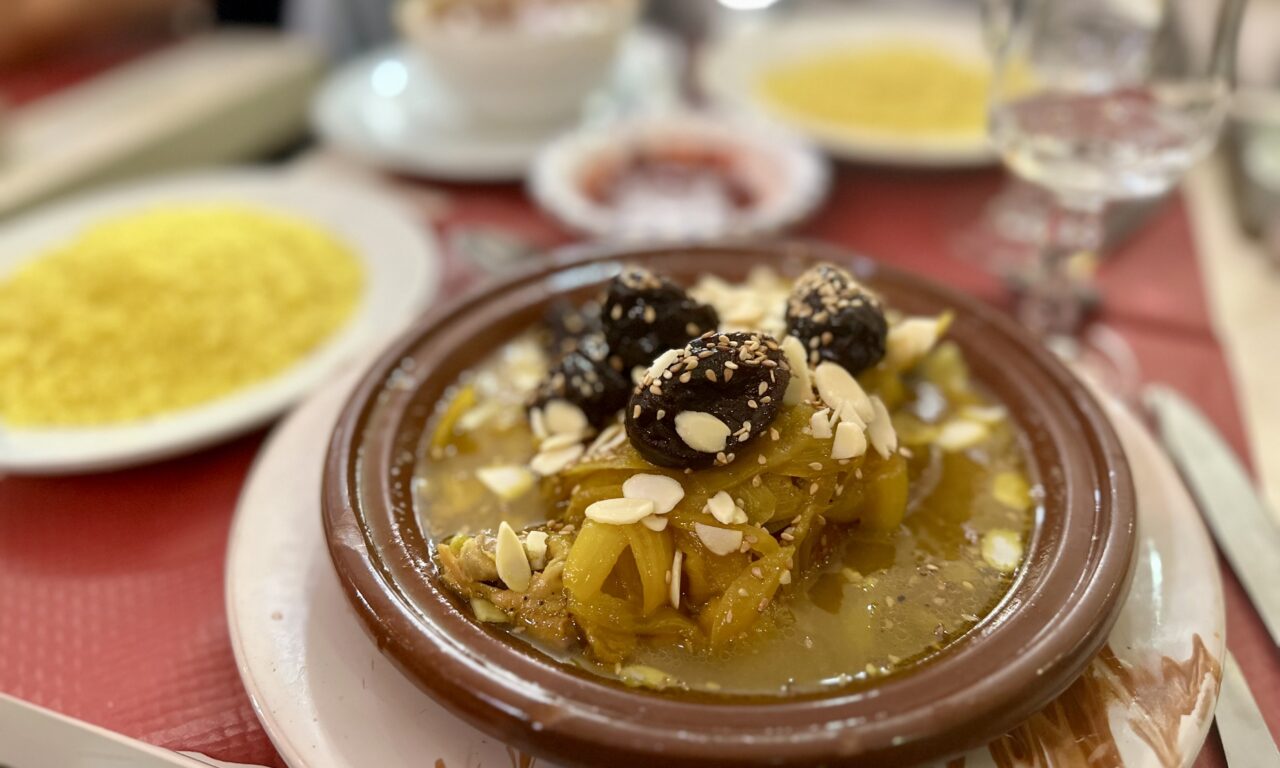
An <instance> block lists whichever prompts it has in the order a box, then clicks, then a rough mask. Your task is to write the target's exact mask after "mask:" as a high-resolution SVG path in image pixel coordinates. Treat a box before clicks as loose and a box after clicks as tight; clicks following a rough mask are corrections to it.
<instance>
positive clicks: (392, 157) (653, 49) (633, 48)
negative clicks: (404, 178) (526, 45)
mask: <svg viewBox="0 0 1280 768" xmlns="http://www.w3.org/2000/svg"><path fill="white" fill-rule="evenodd" d="M680 61H681V55H680V52H679V49H678V48H677V47H676V46H675V44H674V43H673V42H672V41H671V40H670V39H669V38H667V37H666V36H665V35H663V34H662V33H660V32H657V31H654V30H651V29H648V28H645V27H640V28H637V29H636V30H634V31H632V32H631V33H630V34H629V35H628V36H627V38H626V39H625V40H624V41H623V43H622V47H621V51H620V52H619V55H618V61H617V64H616V70H615V72H614V75H613V77H612V78H611V79H610V81H609V84H608V85H607V86H606V88H605V89H604V91H602V92H601V93H597V94H595V95H594V96H592V97H591V98H590V99H588V102H587V104H586V105H585V106H584V110H583V119H584V120H587V121H592V122H594V121H606V120H610V119H613V118H616V117H619V116H622V115H629V114H634V113H636V112H640V111H644V110H647V109H650V108H652V107H655V106H661V105H665V104H670V103H673V102H674V101H676V99H677V98H678V96H677V94H678V76H679V71H680ZM434 77H435V76H434V74H433V73H432V72H431V70H430V68H429V67H428V66H427V65H426V63H425V62H423V61H422V60H421V58H420V57H419V56H417V55H416V54H415V53H414V51H413V48H412V47H411V46H410V45H409V44H408V43H396V44H393V45H389V46H386V47H384V48H380V49H378V50H376V51H374V52H372V53H369V54H366V55H364V56H362V57H360V58H358V59H355V60H354V61H352V62H350V63H349V64H346V65H344V66H343V67H342V68H341V69H339V70H338V71H337V72H335V73H334V74H333V75H332V76H330V77H329V79H328V80H327V81H326V82H325V83H324V84H323V85H322V86H321V88H320V91H319V93H318V95H317V96H316V99H315V102H314V103H313V105H312V124H313V127H314V128H315V130H316V132H317V133H318V134H319V135H320V137H321V138H323V139H324V140H325V141H327V142H329V143H330V144H332V145H334V146H336V147H338V148H340V149H342V150H344V151H346V152H349V153H350V154H352V155H354V156H356V157H359V158H361V159H363V160H365V161H366V162H369V163H372V164H374V165H376V166H378V167H380V168H384V169H386V170H390V171H396V172H400V173H408V174H417V175H423V176H430V177H433V178H438V179H444V180H451V181H513V180H518V179H521V178H523V177H524V175H525V172H526V171H527V170H528V168H529V165H530V164H531V163H532V162H533V158H534V156H535V155H537V153H538V151H539V150H540V149H542V147H543V146H544V145H546V144H547V142H549V141H551V139H553V138H554V137H555V136H556V135H558V134H560V133H563V132H564V131H566V130H572V129H573V128H574V127H575V125H573V124H568V125H551V126H547V125H536V126H531V127H528V128H520V127H516V126H510V125H504V126H502V127H489V126H484V125H472V124H470V123H468V121H467V120H466V118H465V115H464V114H463V112H462V109H461V108H460V106H459V105H457V104H455V103H453V102H452V100H451V99H450V97H449V95H448V93H447V91H446V90H445V89H444V88H442V87H441V86H440V85H438V84H437V83H436V82H435V80H434Z"/></svg>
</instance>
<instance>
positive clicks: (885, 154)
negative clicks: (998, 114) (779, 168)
mask: <svg viewBox="0 0 1280 768" xmlns="http://www.w3.org/2000/svg"><path fill="white" fill-rule="evenodd" d="M698 78H699V82H700V85H701V87H702V89H703V91H704V92H705V93H706V95H707V96H708V98H710V99H711V101H712V102H713V103H714V104H716V105H717V106H719V107H722V108H726V109H730V110H734V111H743V112H748V113H751V114H754V115H758V116H764V117H767V118H769V119H772V120H775V121H777V122H781V123H783V124H785V125H786V126H788V127H790V128H792V129H793V130H796V131H798V132H800V133H802V134H804V135H806V136H808V137H809V138H810V139H811V140H813V141H814V142H815V143H817V144H819V145H820V146H821V147H823V148H824V149H825V150H826V151H827V152H829V153H830V154H831V155H833V156H835V157H838V158H841V159H846V160H854V161H861V162H872V163H880V164H891V165H904V166H918V167H967V166H979V165H986V164H989V163H992V162H994V161H995V159H996V156H995V154H994V152H993V151H992V149H991V147H990V145H989V143H988V141H987V132H986V109H987V88H988V85H989V81H990V63H989V60H988V55H987V52H986V49H985V46H984V40H983V27H982V23H981V18H980V14H979V13H978V9H977V4H973V5H972V6H971V7H970V6H965V7H956V6H955V5H954V4H952V5H933V4H925V5H920V4H906V5H888V4H874V3H872V4H857V5H855V6H853V7H849V8H846V9H842V10H823V11H810V12H797V13H795V14H793V15H791V16H787V17H784V18H783V19H782V20H781V21H778V22H774V23H769V24H767V25H763V26H757V25H754V24H753V25H744V26H741V27H737V28H730V29H729V30H728V31H727V32H726V33H725V34H723V35H722V36H720V37H719V38H718V39H717V40H716V41H714V42H713V43H712V44H711V45H709V46H708V47H707V49H706V50H705V51H704V53H703V55H702V57H701V59H700V61H699V68H698Z"/></svg>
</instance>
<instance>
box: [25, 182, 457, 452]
mask: <svg viewBox="0 0 1280 768" xmlns="http://www.w3.org/2000/svg"><path fill="white" fill-rule="evenodd" d="M195 201H212V202H225V201H236V202H242V203H246V204H249V205H253V206H259V207H262V208H265V209H274V210H279V211H282V212H286V213H289V214H292V215H294V216H300V217H303V218H306V219H310V220H312V221H314V222H315V223H316V225H317V226H320V227H323V228H325V229H327V230H330V231H332V232H334V233H335V234H337V235H338V236H340V237H341V238H342V239H343V240H345V241H346V242H347V243H349V244H350V245H351V246H352V248H353V250H354V251H355V252H356V254H357V256H359V258H360V260H361V262H362V264H363V267H364V272H365V282H366V284H365V289H364V295H363V297H362V298H361V300H360V304H359V306H358V307H357V309H356V311H355V312H354V313H353V315H352V317H351V318H350V319H349V320H348V321H347V324H346V325H345V326H344V327H343V328H341V329H340V330H338V331H337V332H336V333H335V334H334V335H333V336H332V337H331V338H330V339H329V340H328V341H326V342H325V343H324V344H322V345H321V346H320V347H319V348H317V349H316V350H315V351H313V352H312V353H310V354H309V355H307V356H306V357H304V358H303V359H302V360H300V361H298V362H297V363H296V364H294V365H293V366H292V367H291V368H289V369H288V370H286V371H284V372H283V373H281V374H280V375H278V376H275V377H274V378H272V379H269V380H267V381H265V382H263V383H261V384H257V385H254V386H252V387H248V388H245V389H242V390H239V391H237V392H234V393H232V394H230V395H228V396H226V397H223V398H221V399H218V400H215V401H213V402H210V403H208V404H206V405H201V406H197V407H194V408H190V409H187V410H184V411H181V412H178V413H174V414H169V415H165V416H161V417H157V418H155V419H151V420H148V421H144V422H138V423H135V424H126V425H121V426H107V427H95V428H92V429H78V428H77V429H70V428H56V429H52V428H51V429H21V430H18V429H7V428H5V427H4V425H3V424H0V471H8V472H15V473H31V474H67V473H72V472H90V471H99V470H106V469H115V468H119V467H125V466H130V465H136V464H142V463H146V462H149V461H154V460H158V459H161V458H167V457H170V456H175V455H178V454H181V453H185V452H189V451H192V450H195V449H197V448H202V447H204V446H208V445H212V444H214V443H216V442H219V441H221V440H225V439H227V438H230V437H233V436H235V435H238V434H241V433H244V432H247V431H248V430H250V429H253V428H255V427H258V426H260V425H262V424H264V423H266V422H267V421H269V420H270V419H272V418H274V417H276V416H278V415H279V414H280V413H282V412H283V411H285V410H286V409H287V408H289V407H290V406H291V405H293V404H294V403H295V402H297V401H298V400H299V399H301V398H302V397H303V396H305V395H306V394H308V393H309V392H310V391H312V390H313V389H315V388H316V387H317V386H319V385H320V384H323V383H324V382H326V381H327V380H329V379H330V378H331V377H332V375H333V372H334V371H335V370H336V369H337V368H338V367H339V366H340V365H343V364H349V363H351V362H352V361H353V360H356V359H361V358H363V357H365V356H366V355H367V354H368V350H369V349H372V348H377V347H380V346H381V345H382V343H383V342H384V341H385V340H387V339H388V338H389V337H391V336H394V335H396V334H398V333H399V332H400V331H401V330H403V329H404V328H405V327H406V326H407V325H408V323H409V322H410V321H411V320H412V319H413V318H414V317H416V316H417V315H418V314H419V313H420V312H421V311H422V310H423V309H424V308H425V306H426V304H427V302H428V301H429V300H430V299H431V298H432V297H433V296H434V295H435V293H436V286H437V283H438V281H439V273H440V262H439V256H438V252H437V249H436V246H435V243H434V240H433V239H432V237H431V235H430V234H429V233H428V232H427V230H426V229H425V228H424V227H422V226H421V225H419V224H418V223H417V221H416V220H415V217H414V215H413V214H412V212H410V211H408V210H407V209H406V208H405V207H404V206H403V205H402V204H401V203H400V202H399V201H397V200H395V199H394V198H391V197H389V196H387V195H385V194H384V193H380V192H377V191H375V190H371V189H369V188H367V187H361V186H358V185H347V186H343V187H342V188H341V189H334V188H331V187H325V186H322V185H317V184H314V183H309V182H308V181H306V180H303V179H293V178H291V177H288V176H286V175H283V174H282V173H277V172H266V171H248V170H245V171H224V172H216V173H208V174H200V175H194V176H177V177H172V178H166V179H161V180H159V181H149V182H143V183H139V184H134V185H129V186H124V187H115V188H111V189H107V190H103V191H97V192H91V193H89V194H86V195H83V196H81V197H77V198H74V199H71V200H68V201H66V202H60V203H57V204H54V205H52V206H48V207H45V208H42V209H39V210H37V211H36V212H34V213H31V214H29V215H27V216H25V217H23V218H20V219H18V220H16V221H14V222H12V223H9V224H6V225H5V227H4V228H3V230H2V231H0V275H3V274H4V273H6V272H8V271H10V270H12V269H13V268H14V267H16V266H17V265H18V264H19V263H21V262H23V261H26V260H28V259H30V258H32V257H34V256H38V255H39V254H40V253H41V252H42V251H43V250H45V249H46V248H47V247H49V246H51V245H53V244H56V243H57V242H59V241H62V240H65V239H66V238H68V237H70V236H72V235H74V234H75V233H76V232H78V231H80V230H81V229H83V228H84V227H85V226H87V225H89V224H91V223H93V222H94V221H97V220H99V219H101V218H103V217H107V216H111V215H116V214H121V213H125V212H129V211H135V210H138V209H142V208H146V207H148V206H155V205H162V204H168V203H174V202H195Z"/></svg>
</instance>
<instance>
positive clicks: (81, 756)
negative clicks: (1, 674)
mask: <svg viewBox="0 0 1280 768" xmlns="http://www.w3.org/2000/svg"><path fill="white" fill-rule="evenodd" d="M213 765H217V766H227V768H231V766H233V765H234V764H233V763H220V762H218V761H216V760H212V759H211V758H205V757H204V756H203V755H186V754H179V753H177V752H170V751H169V750H167V749H161V748H160V747H156V746H152V745H150V744H144V743H142V742H140V741H135V740H134V739H130V738H128V737H127V736H122V735H120V734H118V733H112V732H111V731H108V730H107V729H105V728H99V727H98V726H96V725H90V724H88V723H85V722H81V721H79V720H75V719H73V718H70V717H67V716H66V715H60V714H58V713H57V712H51V711H49V710H47V709H44V708H43V707H37V706H36V705H34V704H30V703H28V702H25V701H20V700H18V699H16V698H14V697H12V696H8V695H5V694H3V693H0V768H122V767H123V766H128V768H209V766H213ZM239 768H261V766H239Z"/></svg>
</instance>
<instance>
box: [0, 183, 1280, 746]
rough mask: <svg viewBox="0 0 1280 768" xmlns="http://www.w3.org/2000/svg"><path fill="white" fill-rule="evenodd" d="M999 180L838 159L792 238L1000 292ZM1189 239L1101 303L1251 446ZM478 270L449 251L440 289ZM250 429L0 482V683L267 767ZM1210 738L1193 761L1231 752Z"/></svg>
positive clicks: (1274, 682)
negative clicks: (76, 474) (243, 597)
mask: <svg viewBox="0 0 1280 768" xmlns="http://www.w3.org/2000/svg"><path fill="white" fill-rule="evenodd" d="M999 184H1000V177H999V175H998V174H996V173H994V172H973V173H955V174H945V175H940V174H924V173H908V172H894V171H886V170H872V169H865V168H844V169H842V170H841V171H840V173H839V175H838V178H837V181H836V185H835V189H834V193H833V196H832V199H831V201H830V203H829V204H828V205H827V206H826V207H824V209H823V210H822V211H821V212H820V213H819V214H818V216H817V217H816V218H815V219H814V220H813V221H812V222H810V223H809V225H807V226H806V227H805V228H804V229H803V230H802V231H801V233H800V234H802V235H806V236H813V237H820V238H824V239H827V240H831V241H833V242H836V243H840V244H842V245H846V246H849V247H853V248H856V249H858V250H861V251H863V252H865V253H867V254H869V255H873V256H874V257H876V258H879V259H881V260H883V261H885V262H887V263H891V264H894V265H896V266H900V267H903V268H906V269H910V270H913V271H917V272H922V273H925V274H928V275H930V276H932V277H934V278H935V279H940V280H944V281H946V282H948V283H951V284H954V285H958V286H960V287H962V288H965V289H967V290H971V291H973V292H975V293H977V294H978V295H980V296H983V297H986V298H988V299H991V300H993V301H997V302H998V301H1001V300H1002V292H1001V290H1000V286H999V284H998V283H997V282H996V281H995V280H993V279H991V278H990V277H989V276H988V275H986V274H984V273H982V272H981V271H980V270H978V269H976V268H975V267H973V266H972V265H971V264H969V263H966V262H964V261H961V260H958V259H956V258H954V257H952V256H951V255H950V254H951V253H952V252H953V249H954V244H955V243H954V241H955V238H956V237H957V236H958V235H959V233H960V231H961V229H962V228H963V227H964V226H966V225H967V223H968V222H969V221H971V220H972V217H973V216H974V215H975V214H976V212H977V211H978V210H979V207H980V205H981V202H982V201H983V200H985V199H986V198H987V197H988V196H990V195H991V194H992V193H993V192H994V191H995V190H996V189H997V187H998V186H999ZM442 189H444V190H445V191H446V192H447V194H448V195H449V197H450V200H451V203H450V205H449V207H448V210H447V211H446V213H445V214H444V215H443V218H442V220H441V221H439V222H438V224H439V225H440V227H441V228H442V229H445V230H447V229H449V228H452V227H457V226H461V225H474V224H484V225H493V226H499V227H502V228H505V229H507V230H510V231H513V232H515V233H517V234H519V235H522V236H524V237H527V238H531V239H534V240H537V241H539V242H542V243H544V244H548V245H549V244H553V243H557V242H562V241H564V240H566V239H567V235H566V233H565V232H563V230H561V229H560V228H559V227H557V226H556V225H555V224H553V223H552V222H550V221H549V220H547V219H546V218H545V217H543V216H542V215H541V214H539V213H537V212H536V211H534V210H533V209H532V208H531V207H530V206H529V204H528V203H527V201H526V200H525V198H524V195H523V193H522V191H521V190H520V189H519V188H516V187H513V186H487V187H443V188H442ZM1192 247H1193V246H1192V242H1191V239H1190V233H1189V226H1188V221H1187V216H1186V212H1185V211H1184V209H1183V207H1182V205H1181V203H1180V202H1178V201H1176V200H1175V201H1173V202H1172V203H1171V204H1170V205H1168V206H1167V207H1166V208H1165V209H1164V210H1163V211H1161V212H1160V213H1159V214H1158V215H1157V216H1156V217H1155V219H1154V220H1153V221H1152V222H1151V223H1150V224H1149V226H1147V227H1146V228H1144V229H1143V231H1142V232H1140V233H1139V234H1138V235H1137V236H1136V237H1135V238H1134V239H1133V240H1132V241H1131V242H1130V243H1128V244H1126V246H1125V247H1124V248H1123V249H1122V250H1121V252H1120V253H1118V254H1117V255H1116V256H1115V258H1113V259H1112V260H1111V261H1109V262H1108V263H1107V264H1106V265H1105V266H1104V267H1103V269H1102V272H1101V275H1100V281H1101V285H1102V288H1103V291H1104V293H1105V294H1106V297H1107V306H1106V310H1105V312H1104V315H1103V319H1104V320H1105V321H1106V322H1107V323H1108V324H1109V325H1112V326H1114V327H1116V328H1118V329H1119V330H1120V331H1121V332H1122V333H1123V334H1124V335H1125V337H1126V338H1127V339H1128V340H1129V341H1130V343H1131V344H1132V345H1133V347H1134V349H1135V351H1136V353H1137V356H1138V358H1139V360H1140V362H1141V364H1142V366H1143V369H1144V371H1145V372H1146V373H1147V375H1148V376H1149V377H1150V378H1152V379H1157V380H1161V381H1164V382H1166V383H1169V384H1171V385H1173V386H1174V387H1176V388H1178V389H1180V390H1181V391H1182V392H1184V393H1185V394H1186V395H1188V396H1189V397H1191V398H1192V399H1193V400H1195V401H1196V402H1197V403H1199V404H1200V405H1201V407H1203V408H1204V409H1205V410H1206V411H1207V412H1208V413H1209V415H1210V416H1211V417H1212V418H1213V419H1214V421H1215V422H1216V423H1217V424H1218V425H1219V427H1220V428H1222V429H1223V431H1224V432H1225V433H1226V435H1227V436H1228V439H1230V440H1231V442H1232V443H1233V445H1234V446H1235V447H1236V449H1237V450H1238V451H1240V452H1241V453H1242V455H1245V451H1246V445H1245V441H1244V436H1243V434H1244V433H1243V431H1242V429H1241V424H1240V420H1239V414H1238V412H1237V410H1236V405H1235V401H1234V396H1233V392H1232V388H1231V383H1230V374H1229V371H1228V369H1227V366H1226V362H1225V360H1224V358H1223V355H1222V351H1221V349H1220V348H1219V346H1218V344H1217V342H1216V340H1215V339H1214V337H1213V334H1212V332H1211V330H1210V327H1209V321H1208V311H1207V308H1206V305H1205V298H1204V291H1203V287H1202V284H1201V280H1200V275H1199V272H1198V269H1197V266H1196V260H1195V254H1194V252H1193V250H1192ZM470 279H471V274H470V272H469V270H468V268H467V267H466V265H464V264H461V263H460V262H457V261H451V262H450V264H449V265H448V269H447V273H446V292H445V294H444V295H454V294H455V293H456V292H457V291H458V290H460V289H462V288H464V287H465V286H466V284H467V283H468V282H469V281H470ZM259 443H260V436H252V437H248V438H245V439H242V440H240V441H238V442H236V443H233V444H231V445H229V446H224V447H222V448H219V449H216V450H212V451H207V452H204V453H202V454H199V455H196V456H192V457H189V458H187V459H182V460H178V461H173V462H168V463H165V464H161V465H156V466H153V467H148V468H143V469H138V470H130V471H125V472H119V473H114V474H109V475H98V476H88V477H80V478H71V479H61V480H51V479H35V478H16V477H8V478H3V479H0V691H4V692H6V693H11V694H14V695H17V696H19V697H21V698H25V699H29V700H31V701H34V702H36V703H39V704H43V705H45V706H48V707H51V708H53V709H56V710H59V711H62V712H66V713H68V714H71V715H73V716H77V717H81V718H83V719H86V720H89V721H91V722H95V723H99V724H102V725H104V726H106V727H108V728H112V729H114V730H118V731H121V732H123V733H126V734H129V735H132V736H136V737H139V738H142V739H144V740H147V741H150V742H153V743H156V744H160V745H162V746H167V747H172V748H174V749H184V750H195V751H200V752H204V753H205V754H209V755H211V756H213V757H217V758H220V759H224V760H232V761H243V762H260V763H268V764H279V758H278V757H277V756H276V755H275V752H274V750H273V749H272V748H271V745H270V743H269V741H268V740H267V738H266V736H265V734H264V733H263V732H262V730H261V729H260V727H259V726H258V725H257V722H256V720H255V719H254V716H253V712H252V709H251V707H250V705H249V702H248V700H247V698H246V697H245V694H244V691H243V689H242V688H241V686H240V684H239V681H238V678H237V676H236V672H235V667H234V663H233V661H232V657H231V651H230V647H229V643H228V640H227V633H226V625H225V616H224V613H223V604H222V570H223V559H224V548H225V543H226V535H227V530H228V525H229V522H230V517H231V514H232V511H233V508H234V504H235V498H236V494H237V492H238V490H239V487H240V484H241V482H242V481H243V478H244V476H245V473H246V471H247V469H248V467H249V464H250V462H251V460H252V458H253V455H254V453H255V452H256V449H257V447H258V445H259ZM1226 591H1227V607H1228V628H1229V638H1230V643H1231V647H1232V649H1233V650H1234V652H1235V653H1236V655H1237V657H1238V658H1239V659H1240V662H1241V664H1242V666H1243V667H1244V668H1245V671H1246V674H1247V675H1248V677H1249V679H1250V681H1251V683H1252V684H1253V689H1254V695H1255V696H1256V697H1257V698H1258V701H1259V704H1260V705H1261V706H1262V707H1263V709H1264V711H1265V712H1266V713H1267V715H1268V719H1269V723H1270V725H1271V728H1272V732H1273V734H1275V735H1277V736H1280V658H1277V655H1276V653H1275V649H1274V648H1273V647H1272V646H1271V645H1270V642H1269V640H1267V638H1266V634H1265V630H1264V629H1263V628H1262V625H1261V622H1260V621H1259V619H1258V617H1257V615H1256V614H1255V613H1254V612H1253V609H1252V608H1251V607H1250V606H1249V604H1248V602H1247V600H1246V599H1245V597H1244V595H1243V593H1242V591H1241V589H1240V587H1239V584H1238V583H1236V581H1235V580H1234V578H1233V577H1232V576H1231V575H1230V574H1227V576H1226ZM1213 739H1214V737H1211V743H1210V746H1209V748H1208V749H1206V750H1205V753H1204V754H1203V755H1202V756H1201V760H1200V763H1199V764H1200V765H1203V766H1222V765H1224V762H1223V760H1222V757H1221V751H1220V748H1218V747H1217V745H1216V742H1214V741H1213Z"/></svg>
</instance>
